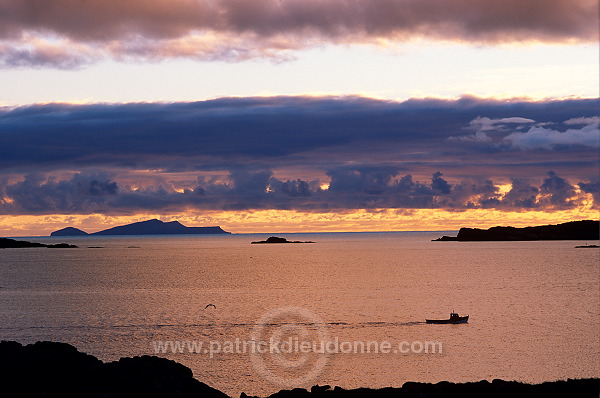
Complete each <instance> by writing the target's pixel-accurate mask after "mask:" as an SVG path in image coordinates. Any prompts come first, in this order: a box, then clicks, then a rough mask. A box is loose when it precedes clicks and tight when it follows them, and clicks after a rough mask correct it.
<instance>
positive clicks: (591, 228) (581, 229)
mask: <svg viewBox="0 0 600 398" xmlns="http://www.w3.org/2000/svg"><path fill="white" fill-rule="evenodd" d="M598 239H600V221H593V220H583V221H571V222H566V223H563V224H556V225H541V226H536V227H525V228H515V227H492V228H489V229H479V228H461V229H460V230H459V231H458V235H457V236H442V237H441V238H438V239H435V241H460V242H476V241H534V240H598Z"/></svg>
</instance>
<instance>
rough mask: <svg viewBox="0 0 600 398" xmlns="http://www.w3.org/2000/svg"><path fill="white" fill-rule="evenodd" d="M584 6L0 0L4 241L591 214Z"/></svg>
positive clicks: (589, 21) (592, 90)
mask: <svg viewBox="0 0 600 398" xmlns="http://www.w3.org/2000/svg"><path fill="white" fill-rule="evenodd" d="M599 26H600V21H599V10H598V2H597V1H596V0H594V1H590V0H526V1H523V0H520V1H514V0H505V1H501V2H499V1H493V0H456V1H452V2H447V1H439V0H372V1H368V2H367V1H356V0H355V1H352V0H319V1H317V0H252V1H244V0H169V1H163V0H152V1H150V0H129V1H126V2H123V1H107V0H103V1H99V0H60V1H37V0H0V87H2V90H0V236H35V235H47V234H49V233H50V232H51V231H53V230H56V229H59V228H62V227H65V226H74V227H78V228H81V229H84V230H86V231H88V232H94V231H97V230H101V229H105V228H108V227H112V226H115V225H120V224H124V223H129V222H135V221H141V220H145V219H149V218H160V219H162V220H164V221H171V220H179V221H181V222H182V223H184V224H185V225H188V226H209V225H220V226H221V227H223V228H224V229H226V230H228V231H231V232H234V233H235V232H238V233H247V232H269V233H271V232H305V231H306V232H319V231H330V232H334V231H390V230H438V231H440V230H455V229H458V228H460V227H461V226H471V227H490V226H495V225H514V226H526V225H537V224H548V223H558V222H564V221H572V220H579V219H590V218H591V219H598V218H600V213H599V211H600V207H599V201H600V176H599V174H600V170H599V167H600V161H599V160H600V159H599V152H598V149H599V146H600V130H599V122H600V110H599V109H600V99H599V96H600V93H599V84H600V83H599V57H600V54H599V50H598V47H599V46H598V44H599V43H598V42H599Z"/></svg>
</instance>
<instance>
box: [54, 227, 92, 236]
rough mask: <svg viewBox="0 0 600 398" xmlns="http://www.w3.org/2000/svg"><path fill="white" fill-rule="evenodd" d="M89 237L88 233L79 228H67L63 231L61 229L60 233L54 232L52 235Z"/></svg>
mask: <svg viewBox="0 0 600 398" xmlns="http://www.w3.org/2000/svg"><path fill="white" fill-rule="evenodd" d="M85 235H88V233H87V232H85V231H82V230H80V229H79V228H73V227H66V228H63V229H59V230H58V231H54V232H52V233H51V234H50V236H85Z"/></svg>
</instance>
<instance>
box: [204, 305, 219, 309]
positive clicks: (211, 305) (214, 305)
mask: <svg viewBox="0 0 600 398" xmlns="http://www.w3.org/2000/svg"><path fill="white" fill-rule="evenodd" d="M208 307H214V308H215V309H217V306H216V305H214V304H207V305H206V307H204V309H207V308H208Z"/></svg>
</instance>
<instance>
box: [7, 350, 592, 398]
mask: <svg viewBox="0 0 600 398" xmlns="http://www.w3.org/2000/svg"><path fill="white" fill-rule="evenodd" d="M599 392H600V379H579V380H567V381H555V382H547V383H542V384H523V383H518V382H514V381H512V382H510V381H502V380H493V381H492V382H488V381H485V380H483V381H480V382H475V383H463V384H457V383H449V382H440V383H436V384H429V383H414V382H408V383H404V385H403V386H402V387H401V388H391V387H390V388H382V389H369V388H359V389H353V390H345V389H343V388H340V387H335V388H331V387H330V386H314V387H313V388H311V389H310V391H309V390H305V389H294V390H282V391H279V392H277V393H275V394H273V395H271V396H270V397H269V398H296V397H297V398H301V397H307V398H310V397H329V398H338V397H340V398H361V397H381V398H383V397H399V398H417V397H420V398H442V397H461V398H470V397H473V398H474V397H491V398H495V397H498V398H500V397H510V398H519V397H594V398H597V397H598V395H599ZM0 396H1V397H6V398H12V397H20V398H23V397H24V398H27V397H52V398H54V397H56V398H58V397H61V398H71V397H81V398H100V397H102V398H121V397H122V398H125V397H127V398H137V397H139V398H142V397H143V398H158V397H169V398H171V397H172V398H175V397H177V398H188V397H189V398H192V397H196V398H199V397H207V398H213V397H214V398H226V397H227V395H225V394H224V393H222V392H221V391H218V390H216V389H214V388H212V387H209V386H207V385H206V384H204V383H202V382H200V381H198V380H196V379H194V377H193V374H192V371H191V370H190V369H189V368H187V367H185V366H183V365H181V364H179V363H177V362H175V361H172V360H169V359H166V358H159V357H155V356H142V357H135V358H121V359H120V360H119V361H115V362H110V363H104V362H102V361H100V360H99V359H97V358H96V357H94V356H92V355H88V354H85V353H82V352H79V351H77V349H76V348H75V347H73V346H71V345H69V344H65V343H54V342H37V343H35V344H29V345H22V344H20V343H17V342H14V341H2V342H0ZM241 397H247V396H246V394H244V393H242V394H241Z"/></svg>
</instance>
